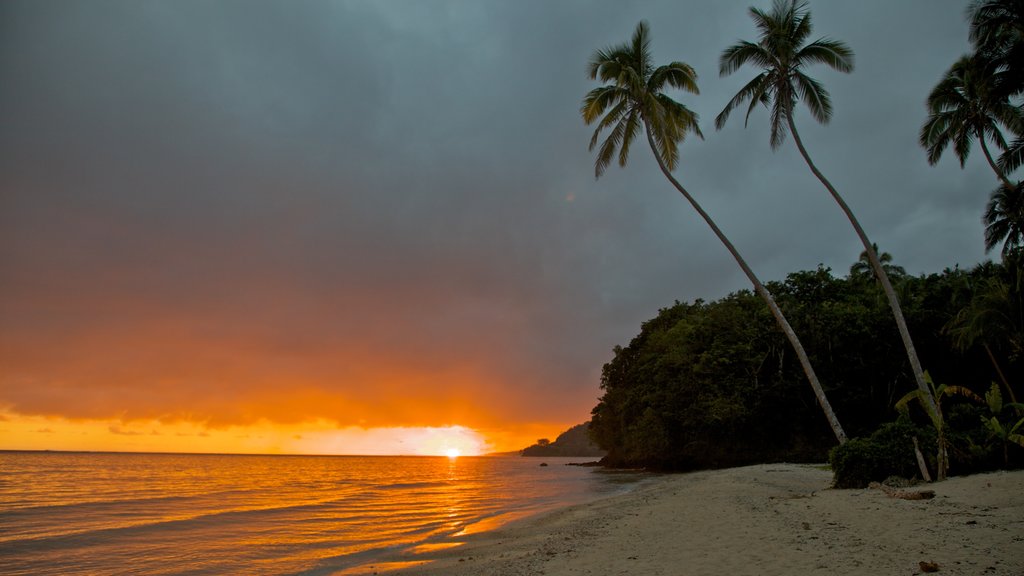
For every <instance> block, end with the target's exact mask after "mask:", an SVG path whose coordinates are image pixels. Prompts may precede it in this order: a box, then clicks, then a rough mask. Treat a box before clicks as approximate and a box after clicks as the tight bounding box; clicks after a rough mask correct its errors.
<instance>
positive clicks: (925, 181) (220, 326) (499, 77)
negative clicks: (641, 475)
mask: <svg viewBox="0 0 1024 576" xmlns="http://www.w3.org/2000/svg"><path fill="white" fill-rule="evenodd" d="M966 4H967V2H966V0H963V1H952V0H902V1H900V2H889V1H887V0H863V1H859V2H826V1H812V2H811V3H810V8H811V12H812V14H813V22H814V33H813V34H812V37H813V38H818V37H821V36H827V37H830V38H833V39H838V40H843V41H845V42H846V43H847V44H848V45H849V46H850V47H851V48H852V49H853V51H854V52H855V54H856V59H855V70H854V72H853V73H852V74H848V75H847V74H841V73H838V72H835V71H832V70H829V69H827V68H824V67H816V68H812V69H810V70H809V73H810V74H811V75H812V76H814V77H816V78H817V79H819V80H821V81H822V82H823V83H824V84H825V86H826V87H827V88H828V89H829V91H830V93H831V95H832V98H833V104H834V117H833V119H832V121H831V122H830V123H829V124H828V125H825V126H822V125H818V124H816V123H815V122H814V121H813V120H812V119H811V118H810V116H809V115H808V114H807V113H806V111H804V110H801V111H800V112H799V113H798V116H797V118H796V122H797V125H798V127H799V129H800V131H801V135H802V137H803V139H804V141H805V144H806V145H807V146H808V148H809V150H810V153H811V154H812V156H813V158H814V160H815V162H816V163H817V164H818V166H819V168H820V169H821V170H822V171H823V172H824V173H825V174H826V175H828V177H829V178H830V179H831V180H832V182H833V183H834V184H835V185H836V187H837V188H838V189H839V191H840V192H841V193H842V194H843V195H844V197H845V198H846V200H847V202H848V203H849V204H850V205H851V207H852V208H853V210H854V211H855V212H856V213H857V215H858V217H859V218H860V221H861V223H862V225H863V226H864V227H865V229H866V230H867V232H868V234H869V235H870V236H871V238H872V240H873V241H874V242H876V243H877V244H878V245H879V247H880V248H881V249H882V250H883V251H886V252H890V253H891V254H892V255H893V257H894V263H895V264H898V265H901V266H903V267H904V268H906V270H907V271H908V272H909V273H912V274H925V273H932V272H938V271H941V270H942V269H944V268H946V267H952V266H955V265H959V266H961V267H970V266H973V265H975V264H977V263H979V262H981V261H984V260H985V259H987V258H988V256H986V254H985V253H984V250H983V240H982V225H981V215H982V211H983V209H984V205H985V202H986V201H987V198H988V194H989V193H990V191H991V190H992V189H994V188H995V187H996V181H995V179H994V176H993V175H992V173H991V171H990V169H989V168H988V166H987V165H986V164H985V161H984V158H983V157H982V156H981V153H980V151H977V150H975V153H974V154H973V155H972V156H971V157H970V158H969V160H968V162H967V164H966V166H965V167H964V168H963V169H961V167H960V165H959V162H957V160H956V159H955V157H954V156H953V155H952V154H947V156H946V157H944V158H943V159H942V161H941V162H940V163H939V164H938V165H937V166H934V167H932V166H929V165H928V163H927V159H926V156H925V153H924V151H923V150H922V149H921V147H920V146H919V145H918V143H917V135H918V130H919V129H920V126H921V124H922V123H923V122H924V120H925V115H926V110H925V107H924V100H925V98H926V97H927V94H928V92H929V91H930V90H931V88H932V87H933V86H934V84H935V83H936V82H937V81H938V79H939V78H940V77H941V75H942V74H943V72H944V71H945V70H946V69H948V67H949V66H950V65H951V64H952V63H953V62H954V61H955V60H956V59H957V58H958V57H959V56H960V55H961V54H963V53H965V52H967V51H968V50H969V44H968V41H967V26H966V23H965V20H964V9H965V7H966ZM750 5H751V3H750V2H749V1H744V2H738V1H726V2H721V1H716V2H711V1H701V2H698V1H680V0H673V1H651V2H628V1H603V0H602V1H595V2H590V1H581V0H580V1H576V0H564V1H559V2H550V1H547V0H518V1H516V2H510V1H501V2H498V1H490V0H481V1H470V0H450V1H446V0H430V1H420V0H387V1H384V2H372V1H370V0H362V1H344V0H339V1H316V0H309V1H304V2H268V1H263V0H245V1H242V0H238V1H198V0H181V1H147V0H123V1H109V0H93V1H90V2H71V1H55V2H37V1H33V0H24V1H22V0H6V1H4V2H2V3H0V449H86V450H107V449H109V450H159V451H195V452H309V453H389V454H390V453H402V454H427V453H443V452H444V451H446V450H448V449H450V448H454V449H458V450H460V451H462V452H463V453H467V454H468V453H479V452H487V451H491V450H514V449H518V448H522V447H524V446H525V445H528V444H530V443H532V442H533V441H534V440H535V439H537V438H541V437H548V438H553V437H554V436H555V435H557V434H558V433H559V432H560V431H562V430H564V429H566V428H568V427H569V426H571V425H574V424H577V423H579V422H583V421H585V420H587V419H588V418H589V414H590V410H591V408H592V407H593V406H594V405H595V404H596V402H597V399H598V398H599V396H600V393H601V391H600V372H601V367H602V365H603V364H604V363H606V362H608V361H609V360H611V358H612V349H613V347H614V346H616V345H625V344H627V343H628V342H629V340H630V339H631V338H632V337H633V336H635V335H636V334H637V333H638V331H639V328H640V323H641V322H643V321H645V320H647V319H649V318H651V317H653V316H654V315H655V314H656V313H657V311H658V310H659V309H660V308H663V307H666V306H669V305H671V304H672V303H673V302H674V301H676V300H680V301H690V300H694V299H697V298H703V299H716V298H720V297H722V296H725V295H727V294H728V293H730V292H733V291H736V290H740V289H746V288H749V285H748V283H747V280H746V278H745V277H744V276H743V275H742V273H741V272H740V270H739V268H738V267H737V266H736V264H735V262H734V261H733V260H732V259H731V258H730V257H729V255H728V253H727V252H726V251H725V249H724V248H723V247H722V246H721V245H720V244H719V243H718V242H717V240H716V239H715V237H714V235H713V234H712V233H711V231H710V230H709V229H708V228H707V226H706V225H705V224H704V223H703V221H701V220H700V219H699V217H698V216H697V215H696V214H695V213H694V212H693V211H692V209H691V208H690V207H689V206H688V205H687V204H686V203H685V202H684V201H683V199H682V197H681V196H680V195H679V194H678V193H677V192H676V191H675V190H674V189H673V188H672V187H671V185H670V184H669V183H668V182H667V181H666V180H665V179H664V178H663V177H662V176H661V175H660V173H659V172H658V169H657V165H656V164H655V163H654V161H653V157H652V156H651V154H650V151H649V150H647V149H646V148H644V147H643V146H640V145H638V146H636V147H635V149H634V150H633V153H632V155H631V158H630V163H629V165H628V166H627V167H626V168H625V169H619V168H618V167H617V166H613V167H611V168H610V169H609V171H608V172H607V173H606V174H605V175H604V176H602V178H601V179H595V177H594V169H593V160H594V157H593V154H591V153H590V152H589V151H588V150H587V144H588V142H589V139H590V135H591V133H592V128H588V127H587V126H585V125H584V124H583V122H582V120H581V118H580V115H579V106H580V101H581V100H582V97H583V96H584V94H585V93H586V92H587V91H588V90H590V89H591V88H594V87H595V86H597V84H596V83H595V82H593V81H591V80H589V79H588V78H587V77H586V74H585V64H586V62H587V60H588V58H589V57H590V56H591V54H592V53H593V52H594V50H596V49H598V48H604V47H607V46H609V45H612V44H618V43H621V42H624V41H627V40H628V39H629V37H630V35H631V34H632V31H633V29H634V28H635V26H636V24H637V22H638V21H640V20H641V19H644V20H647V21H648V22H649V23H650V25H651V33H652V37H653V43H652V46H651V49H652V53H653V56H654V58H655V61H656V62H657V63H667V62H669V61H675V60H681V61H684V62H687V63H689V64H691V65H692V66H693V67H694V68H695V70H696V71H697V73H698V75H699V80H698V82H699V86H700V89H701V93H700V94H699V95H690V94H682V93H678V94H672V96H673V97H675V98H677V99H678V100H680V101H682V102H683V103H684V104H686V105H687V106H689V107H690V108H691V109H693V110H695V111H696V112H697V113H699V114H700V118H701V127H702V129H703V132H704V135H705V138H704V140H703V141H701V140H700V139H697V138H690V139H688V140H687V141H686V142H684V143H683V145H682V147H681V162H680V166H679V167H678V169H677V171H676V176H677V177H678V178H679V179H680V180H681V181H682V183H683V184H684V185H686V186H687V188H688V189H689V190H690V191H691V192H692V193H693V194H694V196H696V197H697V199H698V200H699V201H700V202H701V203H702V204H703V205H704V207H705V208H706V209H707V210H708V212H710V214H711V215H712V217H713V218H715V220H716V221H717V222H718V223H719V225H720V226H721V227H722V229H723V230H724V231H725V233H726V234H727V235H728V236H729V237H730V239H731V240H732V241H733V242H734V244H735V245H736V246H737V248H738V249H739V250H740V252H741V253H742V254H743V255H744V257H745V258H746V260H747V261H748V262H749V263H750V264H751V266H752V267H753V268H754V270H755V271H756V272H757V274H758V275H759V276H760V278H761V279H762V280H765V281H767V280H779V279H782V278H784V277H785V275H786V274H787V273H789V272H793V271H797V270H806V269H813V268H815V267H817V266H818V265H819V264H822V265H824V266H828V267H831V268H832V270H833V271H834V273H836V274H837V275H843V274H845V273H846V272H847V271H848V269H849V266H850V264H852V263H853V262H854V261H856V260H857V257H858V255H859V254H860V252H861V250H862V249H863V248H862V246H861V245H860V244H859V241H858V240H857V238H856V236H855V234H854V232H853V231H852V229H851V228H850V227H849V225H848V224H847V222H846V221H845V219H844V217H843V216H842V214H841V212H840V211H839V209H838V207H836V206H835V204H834V202H833V201H832V200H831V199H830V198H829V197H828V195H827V193H826V192H825V191H824V189H823V188H821V186H820V185H819V184H818V182H817V181H816V180H815V179H814V177H813V176H812V175H811V173H810V172H809V171H808V170H807V168H806V166H805V165H804V163H803V162H802V159H801V158H800V156H799V154H798V152H797V151H796V148H795V146H794V145H793V144H792V141H791V140H787V141H786V143H785V145H784V146H783V147H782V148H781V149H779V150H778V151H775V152H773V151H772V150H771V149H770V147H769V143H768V142H769V139H768V132H767V125H768V115H767V113H766V112H765V111H764V110H763V109H759V110H757V111H755V112H754V114H753V115H752V116H751V118H750V122H749V125H747V126H746V127H744V123H743V117H742V114H740V113H737V114H734V115H733V117H732V118H731V119H730V121H729V123H728V124H727V126H726V127H725V128H724V129H723V130H721V131H717V132H716V131H715V129H714V117H715V116H716V115H717V114H718V112H719V111H720V110H721V109H722V107H723V106H724V105H725V103H726V102H727V101H728V100H729V98H730V97H731V96H732V95H733V94H734V93H735V92H736V91H737V90H739V88H740V87H741V86H742V85H743V84H745V83H746V82H747V81H748V80H749V79H750V78H752V77H753V76H754V74H756V71H755V70H753V69H752V68H749V67H747V68H743V69H741V70H739V71H738V72H736V73H734V74H733V75H731V76H728V77H725V78H720V77H719V74H718V57H719V55H720V53H721V51H722V50H723V49H724V48H725V47H726V46H728V45H730V44H732V43H734V42H736V41H737V40H740V39H748V40H753V39H755V38H756V37H755V29H754V26H753V24H752V22H751V20H750V18H749V15H748V14H747V8H748V6H750ZM755 5H756V6H759V7H762V8H765V9H767V8H768V7H769V5H770V3H769V2H768V1H767V0H760V1H758V2H757V3H756V4H755ZM741 112H742V111H741ZM641 144H642V142H641Z"/></svg>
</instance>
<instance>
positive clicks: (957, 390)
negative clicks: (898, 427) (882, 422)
mask: <svg viewBox="0 0 1024 576" xmlns="http://www.w3.org/2000/svg"><path fill="white" fill-rule="evenodd" d="M925 380H926V381H927V382H928V385H929V390H930V394H929V396H925V395H924V393H923V392H921V391H920V390H912V391H910V392H907V393H906V395H904V396H903V398H900V399H899V400H897V401H896V410H898V411H899V412H901V413H904V414H906V413H907V411H908V404H910V402H911V400H917V401H918V402H920V403H921V405H922V406H924V407H925V411H926V412H928V417H929V418H930V419H931V421H932V426H934V427H935V432H936V434H937V436H938V438H937V441H938V445H939V447H938V448H939V449H938V454H937V457H936V460H937V467H938V474H936V476H938V479H939V480H945V479H946V474H948V473H949V441H948V439H947V438H946V420H945V418H943V416H942V399H943V398H945V397H946V396H963V397H965V398H970V399H971V400H975V401H978V402H980V401H981V397H980V396H978V395H977V394H975V393H974V392H973V391H971V389H970V388H966V387H964V386H947V385H946V384H939V385H938V386H936V385H935V383H934V381H933V380H932V379H931V376H929V375H928V374H927V373H926V374H925ZM928 397H931V398H935V409H934V410H930V411H929V410H928V405H927V404H926V400H927V398H928Z"/></svg>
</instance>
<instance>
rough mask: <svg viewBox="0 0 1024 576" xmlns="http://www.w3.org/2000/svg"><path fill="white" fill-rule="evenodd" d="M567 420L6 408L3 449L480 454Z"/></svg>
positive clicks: (531, 438)
mask: <svg viewBox="0 0 1024 576" xmlns="http://www.w3.org/2000/svg"><path fill="white" fill-rule="evenodd" d="M567 427H568V426H567V425H561V424H555V425H547V426H542V427H541V426H537V425H526V426H523V427H521V428H520V429H500V430H476V429H473V428H469V427H466V426H458V425H448V426H408V427H404V426H393V427H373V428H363V427H357V426H348V427H339V426H338V425H337V424H335V423H333V422H328V421H326V420H314V421H308V422H302V423H294V424H282V423H274V422H269V421H260V422H257V423H254V424H251V425H244V426H242V425H235V426H224V427H210V426H207V425H205V424H204V423H197V422H188V421H181V422H162V421H160V420H131V421H122V420H117V419H92V420H72V419H67V418H59V417H45V416H26V415H22V414H17V413H12V412H5V411H3V410H0V450H66V451H104V452H106V451H109V452H196V453H231V454H313V455H385V456H391V455H395V456H402V455H410V456H447V457H449V458H457V457H459V456H480V455H485V454H488V453H493V452H511V451H517V450H521V449H522V448H525V447H526V446H529V445H530V444H532V443H533V442H535V441H536V438H538V437H545V436H549V437H553V436H555V435H557V434H558V433H559V432H561V431H562V430H564V429H565V428H567Z"/></svg>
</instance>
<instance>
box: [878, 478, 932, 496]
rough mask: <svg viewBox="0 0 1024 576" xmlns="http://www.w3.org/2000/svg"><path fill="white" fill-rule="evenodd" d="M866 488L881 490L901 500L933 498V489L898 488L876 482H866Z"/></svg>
mask: <svg viewBox="0 0 1024 576" xmlns="http://www.w3.org/2000/svg"><path fill="white" fill-rule="evenodd" d="M868 488H875V489H877V490H881V491H882V492H885V494H886V496H888V497H889V498H900V499H902V500H931V499H932V498H935V490H899V489H897V488H893V487H892V486H886V485H885V484H880V483H878V482H872V483H871V484H868Z"/></svg>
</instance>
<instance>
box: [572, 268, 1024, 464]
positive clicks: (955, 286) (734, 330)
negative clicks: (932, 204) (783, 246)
mask: <svg viewBox="0 0 1024 576" xmlns="http://www.w3.org/2000/svg"><path fill="white" fill-rule="evenodd" d="M1021 273H1022V268H1021V263H1020V261H1019V260H1017V261H1011V260H1007V261H1005V262H1003V263H1000V264H992V263H986V264H982V265H979V266H976V267H974V268H972V269H970V270H963V269H960V268H956V267H954V268H949V269H946V270H943V271H942V272H938V273H933V274H928V275H921V276H910V275H906V276H901V277H900V279H899V280H898V283H897V287H898V289H899V291H900V293H901V295H902V296H903V301H904V304H905V306H904V310H905V313H906V317H907V322H908V324H909V325H910V327H911V328H912V329H913V330H914V331H915V333H917V334H919V335H920V336H919V338H918V351H919V353H920V354H921V358H922V361H924V362H925V363H926V364H927V365H928V366H929V371H930V372H931V373H932V374H935V375H941V382H943V383H944V384H941V385H934V386H935V391H934V394H935V395H936V397H938V398H939V399H940V409H941V412H938V417H939V418H940V419H941V420H939V421H938V422H937V421H936V420H935V419H934V416H935V414H936V413H933V412H930V411H929V410H928V409H926V408H925V407H924V406H923V405H921V404H919V403H918V400H919V399H920V392H919V390H917V388H916V385H915V383H914V378H913V375H912V374H911V373H910V371H909V370H908V368H907V365H906V357H905V354H904V351H903V349H902V347H901V346H900V345H899V339H898V334H897V333H896V329H895V326H894V325H893V322H892V317H891V313H890V310H889V309H888V305H887V303H886V302H885V299H884V298H882V297H881V290H880V288H879V286H878V285H877V283H875V282H865V281H864V279H863V278H860V277H857V276H855V275H847V276H845V277H837V276H835V275H833V274H832V271H831V270H829V269H827V268H818V269H816V270H809V271H801V272H795V273H792V274H789V275H788V276H787V277H786V278H785V279H784V280H782V281H778V282H769V283H768V288H769V289H770V290H771V291H772V293H773V294H775V296H776V299H777V301H778V303H779V305H780V306H783V307H785V308H786V310H787V312H788V317H789V318H790V321H791V322H792V324H793V327H794V329H796V330H798V331H799V332H800V333H801V334H804V335H805V341H806V342H807V353H808V355H809V356H810V359H811V362H813V363H814V365H815V366H816V367H817V369H818V372H819V374H820V375H821V377H822V379H823V381H826V382H829V383H830V387H829V389H828V394H829V398H830V399H832V401H833V403H834V405H835V406H836V411H837V413H838V416H839V418H841V419H842V421H843V422H844V424H845V426H846V429H847V430H848V431H849V433H850V434H851V436H853V437H859V438H860V439H859V440H858V441H857V442H856V443H855V442H853V441H852V440H851V441H850V442H848V443H847V444H845V445H843V446H842V447H836V451H837V452H839V453H838V455H837V457H838V458H840V459H843V460H844V464H845V465H847V466H850V467H851V469H853V467H854V464H853V463H851V462H852V461H855V460H857V459H858V458H861V457H862V456H860V455H862V454H876V455H877V453H881V454H884V459H883V460H882V461H881V462H879V460H878V458H875V459H874V460H871V461H870V462H866V463H861V464H858V465H859V466H860V467H861V468H863V466H871V467H874V468H877V469H878V470H879V472H878V473H874V476H878V474H881V473H882V472H885V474H883V475H881V477H872V478H871V480H884V479H885V478H886V477H887V476H889V475H891V474H905V475H908V476H909V475H915V472H916V470H917V465H916V463H915V461H914V459H913V444H912V442H911V439H912V437H914V436H916V437H917V438H918V439H919V441H920V445H921V450H922V452H923V453H924V454H925V457H926V461H927V464H928V467H929V469H930V470H931V472H932V474H936V473H937V472H938V471H939V470H940V467H941V468H945V469H948V470H950V471H951V472H952V473H954V474H956V473H966V472H971V471H978V470H988V469H992V468H995V467H999V466H1003V465H1008V466H1021V465H1024V449H1022V448H1021V447H1020V446H1018V445H1017V444H1015V443H1014V441H1013V439H1011V434H1017V435H1018V436H1013V438H1018V437H1019V435H1020V434H1021V433H1022V432H1024V430H1022V427H1021V426H1017V423H1018V420H1019V419H1020V416H1019V415H1018V413H1017V412H1016V411H1015V410H1016V408H1015V406H1017V405H1016V404H1012V403H1006V404H1005V405H1000V406H999V407H998V409H997V410H996V409H993V410H990V409H989V408H988V407H987V405H986V403H985V402H983V401H981V400H980V398H982V397H984V396H985V394H986V393H987V391H989V390H990V389H991V386H992V383H993V382H995V383H997V386H998V388H999V389H1000V390H1001V391H1002V392H1003V395H1004V396H1008V394H1009V392H1008V390H1009V391H1012V390H1013V388H1012V387H1004V386H1003V384H1002V383H1000V382H1001V379H1002V377H1001V376H1000V373H1002V374H1003V376H1004V377H1005V379H1006V381H1007V382H1013V383H1016V382H1020V379H1021V376H1024V355H1021V354H1020V352H1019V350H1017V349H1016V348H1015V347H1014V346H1013V345H1011V344H1010V343H1009V342H1007V343H1006V344H1005V345H1001V346H999V347H998V348H994V349H991V350H986V348H985V343H986V342H987V340H986V338H988V337H990V336H991V337H992V338H993V339H994V340H995V339H1002V338H1004V337H1006V338H1008V339H1009V340H1010V341H1011V342H1020V341H1021V339H1022V338H1024V316H1021V315H1013V316H1009V315H1008V316H1007V318H1006V322H1005V323H1004V324H1002V325H1000V326H999V327H998V328H996V326H995V324H992V326H993V330H998V333H993V334H985V332H986V331H987V328H984V327H982V328H980V330H981V332H982V334H978V335H977V336H976V337H975V338H974V339H972V340H970V341H964V340H962V339H961V337H960V335H959V334H958V333H957V331H956V330H955V329H953V327H954V326H956V325H957V323H958V322H959V321H961V320H962V319H963V316H964V314H965V313H964V311H965V310H968V311H971V310H973V311H974V313H977V314H980V315H984V314H987V313H988V312H987V311H985V309H984V307H983V306H979V305H978V303H977V302H976V300H978V299H986V298H987V297H986V296H984V292H985V291H987V290H988V288H987V287H988V286H990V285H992V284H998V285H1000V286H1004V287H1006V288H1008V294H1007V297H1008V298H1009V299H1012V300H1014V301H1016V302H1022V301H1024V300H1022V298H1024V284H1018V283H1016V282H1015V279H1016V278H1017V277H1019V276H1020V275H1021ZM1018 309H1019V308H1018ZM990 354H991V355H992V356H994V357H995V358H996V359H998V370H997V366H996V364H994V363H993V362H991V361H990ZM802 380H803V378H802V374H801V370H800V367H799V363H798V362H797V361H796V359H795V358H794V355H793V354H792V353H791V352H790V349H789V347H788V346H787V345H786V341H785V340H784V339H783V337H782V335H781V334H780V333H779V332H778V330H777V328H776V326H775V325H774V323H773V321H772V318H771V315H770V314H769V312H768V310H767V308H766V307H765V306H764V304H763V302H762V301H761V300H760V299H759V298H757V297H756V296H755V295H754V294H752V293H751V292H749V291H740V292H736V293H733V294H729V295H727V296H725V297H723V298H721V299H718V300H715V301H710V302H707V301H702V300H697V301H693V302H676V303H675V304H673V305H672V306H669V307H667V308H664V309H662V310H660V311H659V313H658V315H657V316H656V317H654V318H651V319H650V320H648V321H646V322H644V323H643V325H642V327H641V330H640V333H639V334H638V335H637V336H636V337H634V338H633V339H632V340H631V341H630V342H629V343H628V345H626V346H618V347H616V348H615V349H614V356H613V357H612V359H611V360H610V361H609V362H608V363H606V364H605V365H604V368H603V370H602V375H601V389H602V392H603V394H602V396H601V398H600V401H599V402H598V404H597V406H595V407H594V409H593V412H592V420H591V426H590V433H591V436H592V437H593V438H594V440H595V442H596V443H597V444H598V445H599V446H601V447H602V448H603V449H605V450H607V451H608V455H607V456H606V458H605V463H606V464H608V465H611V466H629V467H634V466H644V467H651V468H658V469H671V470H687V469H697V468H708V467H722V466H733V465H742V464H749V463H755V462H765V461H782V460H785V461H807V462H820V461H823V460H825V459H827V458H828V457H829V452H830V450H831V449H832V448H833V447H834V446H835V440H834V438H832V437H831V435H830V434H829V430H828V428H827V426H826V425H825V422H824V421H822V419H821V418H820V417H817V416H816V413H817V407H816V405H815V399H814V396H813V394H811V391H810V390H809V389H808V388H807V386H806V384H804V383H803V382H802ZM1018 392H1019V391H1018ZM983 417H984V420H985V421H987V422H989V424H986V423H985V422H983ZM993 417H994V418H996V422H997V423H998V424H999V426H998V427H997V426H995V425H994V424H991V419H992V418H993ZM894 427H895V428H894ZM1015 427H1016V428H1015ZM883 428H884V429H885V430H886V431H885V432H882V433H880V436H878V437H876V439H875V440H874V441H872V440H871V437H872V435H875V434H876V432H877V431H879V430H880V429H883ZM908 431H909V432H908ZM1011 431H1012V432H1011ZM897 432H899V434H897ZM1004 432H1005V433H1004ZM940 435H941V436H942V440H941V444H942V445H943V447H944V450H941V451H940V446H939V444H940V441H939V436H940ZM879 437H880V438H884V439H885V440H884V442H883V443H881V444H879V442H882V441H881V440H879V439H878V438H879ZM900 439H902V440H900ZM896 444H899V446H896ZM879 446H881V447H879ZM894 450H895V452H894ZM1004 452H1005V458H1004ZM851 454H853V456H851ZM893 458H895V459H896V460H898V461H899V463H900V465H899V467H893V466H892V465H890V464H889V462H890V461H891V460H892V459H893ZM858 473H859V472H858ZM872 474H873V473H867V475H868V476H872Z"/></svg>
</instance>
